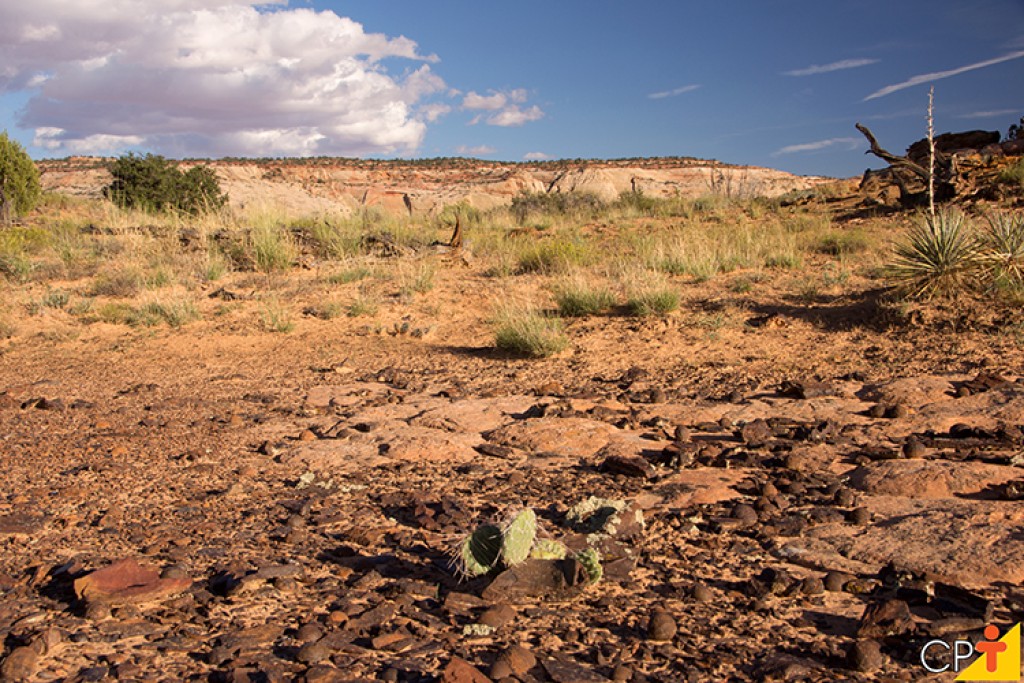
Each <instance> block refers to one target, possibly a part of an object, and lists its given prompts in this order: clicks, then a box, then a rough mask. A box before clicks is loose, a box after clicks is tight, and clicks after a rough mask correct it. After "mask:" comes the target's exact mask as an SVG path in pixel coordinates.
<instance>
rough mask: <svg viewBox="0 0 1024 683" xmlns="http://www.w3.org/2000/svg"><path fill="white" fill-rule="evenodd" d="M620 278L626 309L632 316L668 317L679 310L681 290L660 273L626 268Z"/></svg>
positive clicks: (633, 267)
mask: <svg viewBox="0 0 1024 683" xmlns="http://www.w3.org/2000/svg"><path fill="white" fill-rule="evenodd" d="M619 278H620V280H621V282H622V288H623V289H624V290H625V292H626V309H627V310H628V311H629V312H630V314H632V315H637V316H641V317H646V316H650V315H667V314H669V313H671V312H672V311H675V310H676V309H678V308H679V304H680V301H681V297H680V295H679V290H678V289H676V288H675V287H672V286H671V284H670V283H669V282H668V280H667V279H666V278H665V276H664V275H663V274H661V273H659V272H656V271H651V270H646V269H642V268H637V267H635V266H629V265H627V266H625V267H623V268H622V269H621V271H620V274H619Z"/></svg>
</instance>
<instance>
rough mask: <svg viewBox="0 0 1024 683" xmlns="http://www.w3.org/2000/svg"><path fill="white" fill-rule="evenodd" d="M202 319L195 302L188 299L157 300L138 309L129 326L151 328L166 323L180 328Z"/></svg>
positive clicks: (148, 302)
mask: <svg viewBox="0 0 1024 683" xmlns="http://www.w3.org/2000/svg"><path fill="white" fill-rule="evenodd" d="M200 318H202V315H201V314H200V313H199V308H198V307H197V306H196V303H195V301H193V300H192V299H190V298H188V297H168V298H156V299H153V300H150V301H147V302H145V303H143V304H142V305H141V306H139V307H138V308H136V309H135V315H134V318H133V319H131V320H129V324H132V325H146V326H150V327H151V326H154V325H159V324H161V323H166V324H167V325H169V326H170V327H174V328H178V327H181V326H183V325H185V324H187V323H190V322H193V321H195V320H199V319H200Z"/></svg>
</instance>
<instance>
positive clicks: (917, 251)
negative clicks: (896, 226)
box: [890, 211, 979, 299]
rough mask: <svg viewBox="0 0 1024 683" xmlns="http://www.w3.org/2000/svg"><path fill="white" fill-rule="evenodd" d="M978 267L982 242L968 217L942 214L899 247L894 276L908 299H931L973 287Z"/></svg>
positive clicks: (919, 226)
mask: <svg viewBox="0 0 1024 683" xmlns="http://www.w3.org/2000/svg"><path fill="white" fill-rule="evenodd" d="M978 265H979V250H978V243H977V240H975V238H974V237H973V235H971V233H970V228H969V225H968V224H967V222H966V219H965V218H964V215H963V214H962V213H959V212H953V211H942V212H940V213H938V214H936V215H935V217H934V218H932V217H931V216H928V217H927V218H925V220H924V221H922V222H920V223H918V224H916V225H915V226H914V227H913V228H911V230H910V232H909V233H908V234H907V239H906V241H905V242H903V243H901V244H898V245H897V246H896V257H895V259H894V260H893V263H892V265H891V266H890V274H891V276H892V277H893V278H894V279H895V280H896V282H897V285H898V286H899V288H900V289H902V290H903V291H904V292H905V293H906V294H907V295H908V296H910V297H913V298H920V299H931V298H932V297H934V296H941V297H950V296H954V295H956V294H958V293H960V292H961V291H963V290H965V289H968V288H970V286H971V285H972V284H975V283H974V281H973V280H974V276H975V275H976V273H977V268H978Z"/></svg>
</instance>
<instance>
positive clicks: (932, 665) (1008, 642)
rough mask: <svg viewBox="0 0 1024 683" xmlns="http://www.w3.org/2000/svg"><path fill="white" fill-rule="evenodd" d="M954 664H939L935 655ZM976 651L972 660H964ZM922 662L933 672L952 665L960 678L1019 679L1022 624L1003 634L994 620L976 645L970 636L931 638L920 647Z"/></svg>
mask: <svg viewBox="0 0 1024 683" xmlns="http://www.w3.org/2000/svg"><path fill="white" fill-rule="evenodd" d="M950 655H952V660H953V661H952V664H937V663H936V661H935V660H936V659H938V658H942V659H948V658H949V656H950ZM975 655H977V659H975V661H974V663H973V664H970V665H969V666H966V667H964V664H965V663H966V662H968V661H970V660H971V658H972V657H975ZM921 664H923V665H924V668H925V669H927V670H928V671H930V672H932V673H933V674H938V673H943V672H945V671H949V670H950V669H952V670H953V671H954V672H956V673H958V674H959V675H958V676H957V677H956V679H954V680H957V681H1019V680H1020V624H1017V625H1016V626H1014V627H1013V628H1011V629H1010V630H1009V632H1007V634H1006V635H1005V636H1003V637H1002V638H1000V637H999V628H998V627H997V626H995V625H993V624H990V625H989V626H986V627H985V639H984V640H982V641H980V642H979V643H978V644H977V645H974V644H972V643H971V641H969V640H954V641H953V643H952V644H950V643H947V642H946V641H944V640H931V641H928V642H927V643H925V646H924V647H923V648H921Z"/></svg>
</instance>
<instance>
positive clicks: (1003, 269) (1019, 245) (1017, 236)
mask: <svg viewBox="0 0 1024 683" xmlns="http://www.w3.org/2000/svg"><path fill="white" fill-rule="evenodd" d="M981 261H982V264H983V266H984V267H985V271H986V273H985V274H986V280H988V281H989V282H991V283H993V284H994V285H995V286H1000V285H1002V286H1007V285H1008V286H1011V287H1017V286H1020V285H1024V214H1019V213H1017V214H1011V213H993V214H990V215H989V216H988V217H987V222H986V226H985V230H984V232H983V233H982V235H981Z"/></svg>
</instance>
